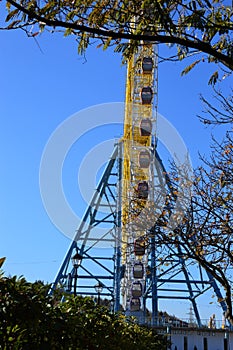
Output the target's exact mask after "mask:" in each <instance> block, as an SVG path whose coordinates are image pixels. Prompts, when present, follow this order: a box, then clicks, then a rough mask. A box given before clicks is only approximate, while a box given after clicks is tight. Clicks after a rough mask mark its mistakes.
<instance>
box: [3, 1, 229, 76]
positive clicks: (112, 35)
mask: <svg viewBox="0 0 233 350" xmlns="http://www.w3.org/2000/svg"><path fill="white" fill-rule="evenodd" d="M6 6H7V9H8V11H9V13H8V16H7V18H6V22H8V26H7V27H6V29H15V28H22V29H23V30H25V31H26V32H27V34H28V35H30V36H36V35H38V34H39V33H40V32H42V31H43V30H44V29H45V28H47V29H49V30H50V31H51V32H54V31H56V30H58V29H59V30H63V31H64V35H65V36H67V35H74V37H75V40H76V41H77V42H78V51H79V53H83V52H84V51H85V50H86V48H87V47H88V46H89V45H90V44H91V43H93V42H96V41H99V43H98V46H103V48H104V49H106V48H107V47H109V46H111V45H114V46H115V50H116V51H118V52H122V53H123V55H124V57H126V58H127V57H129V55H130V54H131V53H132V52H134V51H135V50H136V49H137V47H138V45H142V44H143V43H145V41H147V42H148V41H149V42H154V43H158V44H161V43H165V44H169V46H175V47H176V57H177V59H179V60H182V59H184V58H186V57H187V56H190V55H194V54H200V53H203V55H202V56H200V57H199V58H198V60H196V61H195V62H193V63H192V64H191V65H190V66H189V67H187V69H186V72H187V71H189V70H190V69H191V68H192V67H193V66H195V65H196V64H197V63H199V62H201V61H208V62H215V63H219V62H220V63H221V64H222V65H223V66H224V67H225V68H227V70H229V71H230V72H231V71H232V69H233V38H232V30H233V19H232V17H233V10H232V7H231V6H230V5H225V4H224V0H182V1H177V0H156V1H155V0H120V1H116V0H98V1H91V0H86V1H82V0H74V1H68V0H60V1H52V0H47V1H41V0H40V1H39V0H38V1H37V0H20V1H13V0H9V1H6ZM229 71H228V74H229Z"/></svg>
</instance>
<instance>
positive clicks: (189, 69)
mask: <svg viewBox="0 0 233 350" xmlns="http://www.w3.org/2000/svg"><path fill="white" fill-rule="evenodd" d="M200 61H201V60H197V61H195V62H193V63H192V64H190V65H189V66H187V67H186V68H185V69H184V70H183V71H182V72H181V76H183V75H186V74H187V73H189V72H190V71H191V70H192V69H193V68H194V67H195V66H196V65H197V64H198V63H199V62H200Z"/></svg>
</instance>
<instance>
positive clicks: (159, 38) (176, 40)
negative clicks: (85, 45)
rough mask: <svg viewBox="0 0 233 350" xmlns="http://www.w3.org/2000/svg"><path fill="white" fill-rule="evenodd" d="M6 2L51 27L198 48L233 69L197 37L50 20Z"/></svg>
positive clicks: (224, 57)
mask: <svg viewBox="0 0 233 350" xmlns="http://www.w3.org/2000/svg"><path fill="white" fill-rule="evenodd" d="M8 2H9V3H10V4H11V5H13V6H14V7H16V8H17V9H18V10H20V11H22V12H23V13H25V14H27V15H28V16H29V17H30V18H32V19H36V20H37V21H38V22H42V23H45V24H46V25H47V26H49V27H53V28H57V27H60V28H66V29H67V28H69V29H73V30H74V31H80V32H86V33H90V34H93V35H98V36H101V37H103V38H112V39H128V40H136V41H139V40H147V41H151V42H157V43H164V44H178V45H181V46H184V47H189V48H193V49H196V50H199V51H201V52H203V53H206V54H208V55H210V56H213V57H214V58H216V59H217V60H219V61H220V62H221V63H222V64H224V65H225V66H227V67H228V68H229V69H231V70H233V59H232V58H231V57H229V56H227V55H225V54H223V53H221V52H219V51H217V50H216V49H214V48H213V47H212V46H211V45H210V44H208V43H206V42H203V41H201V40H199V39H194V40H193V41H192V40H190V39H187V38H185V37H177V36H168V35H160V34H156V35H143V34H140V35H138V34H137V35H136V34H129V33H124V32H123V33H122V32H115V31H111V30H104V29H100V28H91V27H88V26H85V25H81V24H77V23H70V22H64V21H61V20H57V19H55V20H51V19H49V18H46V17H43V16H40V15H38V14H37V13H35V12H33V11H31V10H27V9H25V8H24V7H23V6H22V5H20V4H18V3H17V2H15V1H13V0H8Z"/></svg>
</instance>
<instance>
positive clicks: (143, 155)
mask: <svg viewBox="0 0 233 350" xmlns="http://www.w3.org/2000/svg"><path fill="white" fill-rule="evenodd" d="M149 165H150V152H149V151H147V150H145V151H141V152H140V153H139V166H140V168H148V167H149Z"/></svg>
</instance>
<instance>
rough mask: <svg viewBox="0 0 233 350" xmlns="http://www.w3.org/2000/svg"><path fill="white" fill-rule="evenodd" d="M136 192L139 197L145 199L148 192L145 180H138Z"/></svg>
mask: <svg viewBox="0 0 233 350" xmlns="http://www.w3.org/2000/svg"><path fill="white" fill-rule="evenodd" d="M137 193H138V198H139V199H147V198H148V194H149V186H148V183H147V182H146V181H141V182H139V184H138V186H137Z"/></svg>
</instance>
